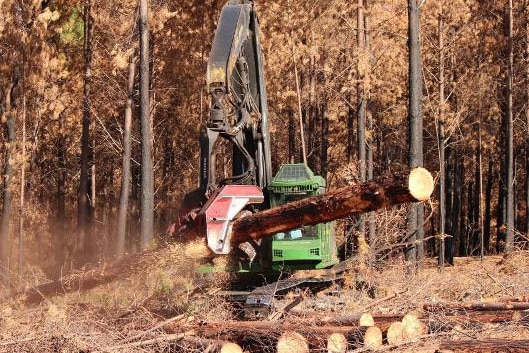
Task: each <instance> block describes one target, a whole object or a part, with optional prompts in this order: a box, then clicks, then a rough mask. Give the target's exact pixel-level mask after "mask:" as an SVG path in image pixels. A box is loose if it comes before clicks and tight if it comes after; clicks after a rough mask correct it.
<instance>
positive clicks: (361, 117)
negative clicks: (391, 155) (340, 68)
mask: <svg viewBox="0 0 529 353" xmlns="http://www.w3.org/2000/svg"><path fill="white" fill-rule="evenodd" d="M357 6H358V10H357V30H356V38H357V39H356V43H357V45H358V58H357V60H358V63H357V71H358V83H357V85H356V92H357V117H358V131H357V133H358V137H357V138H358V172H359V177H360V182H365V181H366V180H367V172H366V165H367V163H366V162H367V154H366V97H365V92H364V80H365V61H366V58H365V33H364V30H365V28H364V0H358V5H357ZM358 233H359V234H358V236H359V237H365V220H364V215H359V216H358Z"/></svg>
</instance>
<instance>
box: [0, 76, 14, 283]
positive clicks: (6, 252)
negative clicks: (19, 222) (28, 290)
mask: <svg viewBox="0 0 529 353" xmlns="http://www.w3.org/2000/svg"><path fill="white" fill-rule="evenodd" d="M14 76H15V75H14ZM17 84H18V78H17V77H13V83H12V84H11V85H9V87H8V89H7V90H6V96H5V102H4V109H5V114H6V117H7V120H6V122H5V129H6V135H7V141H6V142H7V146H6V149H5V151H6V152H5V157H4V175H3V179H4V180H3V182H4V185H3V187H4V192H3V207H2V221H1V223H0V236H1V239H2V240H1V243H0V245H1V249H0V266H1V268H0V272H2V273H6V272H8V270H9V267H10V261H9V260H10V256H11V234H10V231H9V228H10V227H9V225H10V220H11V213H12V204H13V192H12V187H13V186H12V179H13V164H12V160H13V152H14V151H13V150H14V144H15V117H14V116H13V112H12V107H11V99H12V93H13V89H14V87H15V86H16V85H17Z"/></svg>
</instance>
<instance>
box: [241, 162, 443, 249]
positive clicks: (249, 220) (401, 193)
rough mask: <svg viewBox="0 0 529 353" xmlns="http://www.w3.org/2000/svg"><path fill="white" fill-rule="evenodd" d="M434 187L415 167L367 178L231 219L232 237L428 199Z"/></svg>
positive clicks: (264, 233) (245, 238)
mask: <svg viewBox="0 0 529 353" xmlns="http://www.w3.org/2000/svg"><path fill="white" fill-rule="evenodd" d="M432 191H433V179H432V176H431V174H430V173H429V172H428V171H427V170H426V169H423V168H416V169H414V170H413V171H411V172H410V173H409V174H408V175H401V176H396V177H395V178H394V179H393V180H391V181H390V182H378V183H377V182H374V181H373V182H366V183H363V184H359V185H354V186H348V187H345V188H341V189H337V190H333V191H330V192H328V193H326V194H324V195H319V196H316V197H311V198H307V199H303V200H299V201H296V202H292V203H288V204H284V205H282V206H279V207H274V208H272V209H268V210H264V211H261V212H258V213H254V214H252V215H249V216H247V217H243V218H239V219H237V220H235V221H234V222H233V225H232V232H231V239H232V243H234V244H238V243H242V242H245V241H248V240H250V239H254V240H257V239H260V238H264V237H267V236H271V235H273V234H276V233H279V232H284V231H287V230H291V229H295V228H298V227H300V226H302V225H313V224H318V223H322V222H328V221H331V220H335V219H340V218H345V217H346V216H349V215H356V214H360V213H366V212H370V211H375V210H378V209H380V208H383V207H387V206H392V205H397V204H401V203H406V202H417V201H424V200H427V199H428V198H429V197H430V195H431V193H432Z"/></svg>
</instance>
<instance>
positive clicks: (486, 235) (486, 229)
mask: <svg viewBox="0 0 529 353" xmlns="http://www.w3.org/2000/svg"><path fill="white" fill-rule="evenodd" d="M492 173H493V169H492V157H491V156H489V168H488V173H487V186H486V189H485V220H484V222H483V250H484V252H486V253H488V252H489V247H490V221H491V203H492V184H493V183H494V175H493V174H492Z"/></svg>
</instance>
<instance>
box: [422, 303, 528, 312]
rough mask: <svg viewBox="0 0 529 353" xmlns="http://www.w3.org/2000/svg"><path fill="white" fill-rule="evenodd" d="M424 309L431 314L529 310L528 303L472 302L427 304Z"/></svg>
mask: <svg viewBox="0 0 529 353" xmlns="http://www.w3.org/2000/svg"><path fill="white" fill-rule="evenodd" d="M423 309H424V310H426V311H430V312H436V311H447V310H456V311H471V310H473V311H499V310H528V309H529V303H527V302H495V303H494V302H475V303H474V302H472V303H460V302H455V303H438V304H425V305H423Z"/></svg>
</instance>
